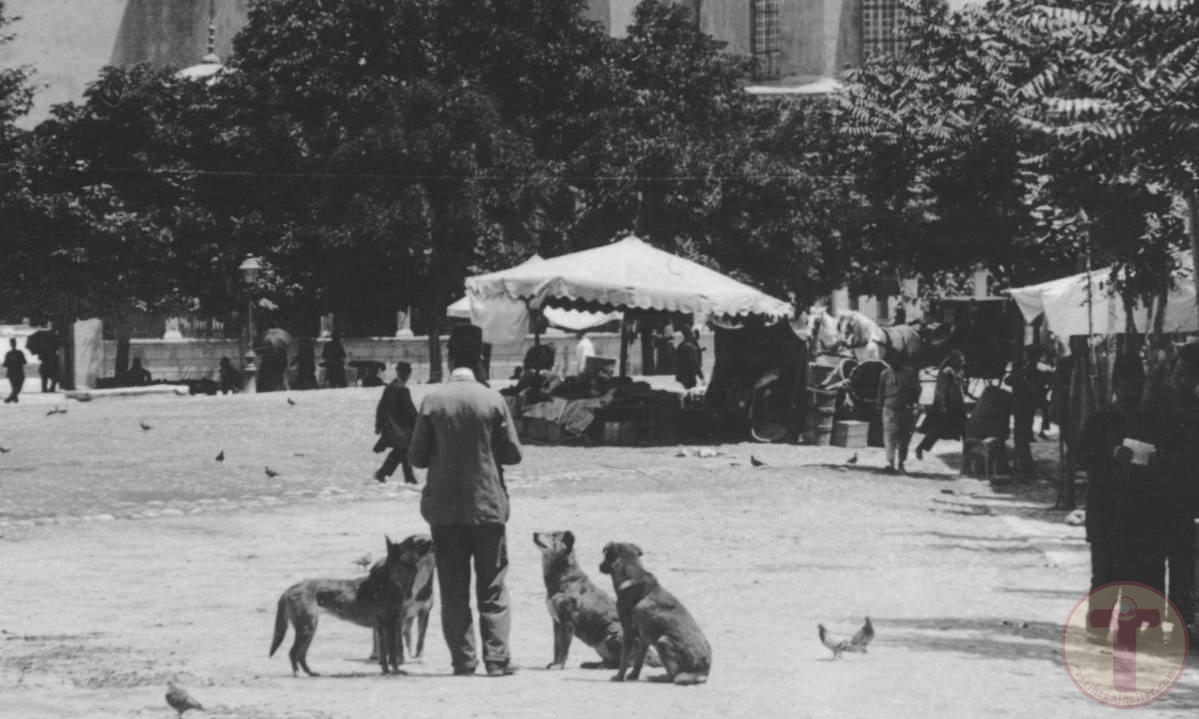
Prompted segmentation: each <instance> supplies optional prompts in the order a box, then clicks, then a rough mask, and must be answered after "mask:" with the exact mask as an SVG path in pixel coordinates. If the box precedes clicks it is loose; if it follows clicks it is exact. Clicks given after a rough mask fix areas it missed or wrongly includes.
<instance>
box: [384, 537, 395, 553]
mask: <svg viewBox="0 0 1199 719" xmlns="http://www.w3.org/2000/svg"><path fill="white" fill-rule="evenodd" d="M383 541H385V542H387V551H389V552H390V551H391V548H392V547H394V546H395V543H394V542H392V541H391V537H389V536H387V535H386V534H384V535H383Z"/></svg>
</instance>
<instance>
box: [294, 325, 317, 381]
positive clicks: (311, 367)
mask: <svg viewBox="0 0 1199 719" xmlns="http://www.w3.org/2000/svg"><path fill="white" fill-rule="evenodd" d="M291 364H292V366H293V367H295V368H296V386H295V389H316V386H317V385H316V345H315V344H314V343H313V341H312V338H311V337H303V338H301V339H300V344H299V349H298V350H297V351H296V359H295V361H293V362H292V363H291Z"/></svg>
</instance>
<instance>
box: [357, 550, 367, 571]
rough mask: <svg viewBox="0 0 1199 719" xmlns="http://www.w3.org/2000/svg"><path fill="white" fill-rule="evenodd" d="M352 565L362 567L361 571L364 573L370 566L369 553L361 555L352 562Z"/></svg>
mask: <svg viewBox="0 0 1199 719" xmlns="http://www.w3.org/2000/svg"><path fill="white" fill-rule="evenodd" d="M354 564H357V565H358V566H360V567H362V570H363V571H366V569H367V567H369V566H370V565H371V555H370V554H369V553H368V554H364V555H362V556H361V557H359V558H357V559H355V560H354Z"/></svg>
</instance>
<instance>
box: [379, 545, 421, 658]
mask: <svg viewBox="0 0 1199 719" xmlns="http://www.w3.org/2000/svg"><path fill="white" fill-rule="evenodd" d="M384 563H385V562H376V563H375V566H376V567H379V566H382V565H383V564H384ZM436 572H437V558H436V557H435V556H433V553H432V552H426V553H424V554H422V555H421V557H420V559H419V560H417V562H416V573H415V574H414V575H413V577H412V590H411V591H410V592H409V593H408V596H406V597H405V598H404V608H403V609H402V610H400V626H401V628H402V629H403V633H404V643H405V644H406V645H407V647H408V656H410V657H412V659H413V660H414V661H419V660H420V659H421V657H423V656H424V654H425V632H426V631H428V629H429V613H430V612H431V611H432V610H433V577H434V575H435V574H436ZM378 658H379V637H378V636H377V635H376V637H375V641H374V645H373V646H372V648H371V659H378ZM400 659H401V663H402V660H403V656H402V655H401V656H400Z"/></svg>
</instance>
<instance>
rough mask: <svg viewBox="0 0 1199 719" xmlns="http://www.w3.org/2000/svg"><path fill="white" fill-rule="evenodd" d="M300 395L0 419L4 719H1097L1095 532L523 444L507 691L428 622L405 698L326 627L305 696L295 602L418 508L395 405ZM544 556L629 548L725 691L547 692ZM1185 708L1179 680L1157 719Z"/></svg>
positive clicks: (350, 639) (630, 455)
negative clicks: (1090, 683)
mask: <svg viewBox="0 0 1199 719" xmlns="http://www.w3.org/2000/svg"><path fill="white" fill-rule="evenodd" d="M290 396H292V397H293V398H294V399H295V400H296V402H297V403H296V404H295V405H294V406H291V405H288V404H287V403H286V402H285V398H284V395H282V394H274V395H256V396H231V397H153V398H136V399H135V398H129V399H103V400H96V401H93V402H89V403H86V404H84V403H75V402H71V403H67V402H66V401H64V400H61V399H57V403H56V398H55V397H53V396H41V397H39V396H37V395H32V396H30V397H29V398H28V400H27V401H23V402H22V404H21V405H19V406H17V407H11V406H9V407H5V410H4V412H3V413H0V447H3V448H5V449H8V450H10V451H9V452H7V453H4V454H0V688H2V689H0V716H4V717H19V718H22V719H23V718H26V717H28V718H30V719H38V718H41V717H170V716H172V712H171V710H170V709H169V708H168V707H167V706H166V704H165V702H164V701H163V693H164V691H165V687H166V682H167V680H168V679H171V678H177V679H178V681H179V683H180V684H181V685H183V686H184V687H186V688H188V689H189V690H190V691H191V692H192V694H193V695H194V696H195V697H196V698H197V699H199V700H200V701H201V702H203V703H204V704H205V706H206V708H207V710H208V715H210V716H214V717H218V716H219V717H245V718H247V719H255V718H262V719H266V718H283V717H289V718H301V717H303V718H309V717H313V718H315V717H378V716H402V717H411V718H413V719H416V718H420V717H512V718H517V717H520V718H522V719H525V718H536V717H547V718H548V717H558V716H563V715H576V716H596V717H609V716H612V717H615V716H630V715H638V716H656V717H663V716H705V717H706V716H712V717H715V716H754V717H776V716H777V717H797V716H799V717H802V716H812V717H879V716H886V717H892V716H894V717H908V716H910V717H917V716H918V717H962V716H1010V715H1021V714H1026V713H1028V711H1029V710H1030V709H1032V710H1034V711H1036V713H1037V714H1038V715H1040V716H1053V717H1090V716H1096V715H1098V714H1099V713H1100V712H1104V711H1108V710H1105V709H1102V708H1100V707H1099V706H1097V705H1096V704H1094V703H1092V702H1091V700H1089V699H1087V698H1086V697H1084V696H1083V695H1082V694H1081V692H1080V691H1079V690H1078V689H1077V688H1076V687H1075V686H1074V685H1073V683H1072V682H1071V680H1070V679H1069V677H1068V676H1067V674H1066V672H1065V670H1064V669H1063V664H1062V659H1061V645H1060V639H1061V631H1062V623H1063V622H1064V621H1065V619H1066V616H1067V614H1068V613H1069V611H1070V610H1071V608H1072V607H1073V606H1074V605H1075V603H1076V602H1077V601H1078V600H1079V599H1081V598H1082V596H1083V594H1084V591H1085V588H1086V586H1087V583H1088V574H1089V567H1088V564H1087V552H1086V545H1085V543H1084V542H1083V540H1082V531H1081V528H1078V527H1070V526H1067V525H1066V524H1064V523H1063V522H1062V518H1063V517H1062V514H1061V513H1053V512H1048V511H1046V510H1045V509H1044V508H1043V505H1041V504H1038V503H1037V502H1034V501H1029V496H1030V494H1029V492H1027V491H1021V492H1012V491H1010V489H1005V488H1002V487H999V488H995V489H993V488H991V487H990V485H989V484H988V483H985V482H981V481H977V480H971V479H959V478H958V476H957V473H956V469H955V467H956V460H957V455H956V452H957V451H958V449H959V448H960V446H959V445H958V443H953V442H947V443H943V444H942V445H939V446H938V448H937V451H936V453H935V456H932V457H926V458H925V459H924V461H922V462H912V463H911V467H910V468H911V469H913V470H914V471H915V473H914V474H913V476H909V477H902V478H894V477H888V476H885V475H882V474H880V473H878V472H877V471H876V469H877V467H879V466H880V465H881V464H882V457H881V450H876V449H869V450H846V449H841V448H818V447H802V446H791V445H749V444H743V445H725V446H720V447H717V448H716V449H717V450H718V451H719V454H718V455H717V456H715V457H697V456H685V457H678V456H676V454H678V448H673V447H643V448H620V447H597V448H586V447H529V448H527V454H526V460H525V462H524V463H523V464H522V465H520V466H519V467H515V468H513V469H512V471H511V472H509V474H508V481H509V485H510V488H511V492H512V505H513V514H512V520H511V522H510V524H509V542H510V557H511V569H510V573H509V589H510V591H511V594H512V600H513V631H512V643H513V658H514V663H515V665H517V666H518V668H519V671H518V673H517V674H516V676H513V677H510V678H504V679H488V678H485V677H476V678H470V679H465V678H460V677H453V676H451V675H450V666H449V657H448V653H447V651H446V649H445V646H444V643H443V641H442V638H441V632H440V628H439V626H438V622H437V620H436V610H435V615H434V621H433V622H432V623H431V626H430V629H429V637H428V648H427V652H426V657H425V659H424V661H423V662H422V663H420V664H412V665H409V667H408V669H409V671H410V672H411V674H410V676H407V677H382V676H380V675H379V674H378V673H377V672H378V670H377V667H376V666H375V665H374V664H373V663H370V662H368V661H366V655H367V653H368V650H369V645H370V636H369V632H368V631H367V630H365V629H362V628H359V627H355V626H352V625H349V624H345V623H341V622H339V621H337V620H335V619H333V618H326V619H325V620H324V621H323V622H322V623H321V626H320V630H319V631H318V632H317V636H316V640H315V642H314V644H313V647H312V650H311V652H310V654H309V660H310V664H311V665H312V666H313V668H314V669H315V670H317V671H321V672H324V676H322V677H320V678H306V677H300V678H293V677H292V676H291V671H290V667H289V665H288V661H287V658H286V647H288V646H290V642H291V635H290V633H289V636H288V638H287V640H286V641H285V644H284V648H283V649H282V650H280V652H279V653H278V654H277V655H276V656H275V657H274V658H268V657H267V649H268V647H269V643H270V638H271V632H272V628H273V619H274V610H275V602H276V600H277V598H278V596H279V593H280V592H281V591H282V590H283V589H284V588H286V587H287V586H289V585H290V584H292V583H293V582H295V581H297V580H299V579H302V578H305V577H352V576H355V575H356V573H357V572H358V571H359V570H358V568H357V567H355V566H354V565H353V564H352V562H353V560H354V559H356V558H357V557H359V556H361V555H362V554H363V553H365V552H373V553H374V554H375V556H376V557H377V556H380V555H381V554H382V552H383V535H384V534H387V535H390V536H391V537H392V538H399V537H403V536H406V535H408V534H412V533H417V532H425V531H427V528H426V526H425V525H424V523H423V522H422V520H421V518H420V515H419V512H418V499H419V497H418V495H417V494H416V493H415V492H412V491H408V490H406V489H404V488H403V487H401V486H398V485H397V484H394V483H389V484H387V485H378V484H376V483H374V482H373V481H371V480H370V479H369V475H370V473H371V472H372V471H373V470H374V468H375V467H376V466H377V464H378V462H379V461H380V459H381V456H379V455H372V454H371V452H370V446H371V444H372V443H373V435H372V434H371V428H372V422H373V409H374V403H375V400H376V399H377V397H378V390H363V389H348V390H336V391H318V392H307V393H292V394H291V395H290ZM54 407H63V408H66V409H67V412H66V413H65V414H54V415H48V414H47V413H48V411H49V410H50V409H52V408H54ZM139 422H141V423H145V424H146V425H147V426H149V427H150V428H151V429H149V430H143V429H141V428H140V426H139ZM1042 448H1043V449H1046V448H1048V445H1047V444H1046V445H1043V446H1042ZM218 451H224V453H225V456H226V459H225V461H224V462H219V463H218V462H216V461H215V459H214V457H215V456H216V454H217V453H218ZM751 454H753V455H754V456H756V457H757V458H758V459H760V460H761V461H763V462H764V463H765V466H763V467H758V468H754V467H752V466H751V465H750V462H749V457H750V455H751ZM855 454H856V455H858V457H859V461H858V462H857V463H856V464H852V465H851V464H847V460H849V459H850V458H851V457H852V456H853V455H855ZM267 466H270V467H271V468H272V469H273V470H274V471H276V472H278V476H277V477H274V478H270V477H268V476H267V475H266V473H265V468H266V467H267ZM550 529H570V530H572V531H573V532H574V533H575V535H576V536H577V538H578V540H577V547H576V548H577V551H578V553H579V555H580V560H581V561H582V563H583V565H584V567H585V568H586V569H587V570H588V571H589V572H590V573H591V574H592V578H593V579H594V580H596V581H597V583H599V584H601V586H605V587H606V588H610V586H609V585H608V579H607V577H605V576H603V575H601V574H599V572H598V566H597V565H598V564H599V561H600V558H601V557H600V548H601V547H602V546H603V544H604V543H605V542H607V541H611V540H624V541H632V542H636V543H637V544H639V545H640V546H641V547H642V548H643V549H644V551H645V556H644V558H643V559H644V562H645V564H646V566H647V568H649V569H650V570H651V571H653V572H654V573H655V574H657V576H658V578H659V579H660V581H661V582H662V583H663V585H664V586H666V587H667V588H668V589H670V590H671V591H672V592H673V593H674V594H676V595H677V596H678V597H679V598H680V599H681V600H682V601H683V602H684V603H685V604H686V605H687V606H688V608H689V609H690V610H691V612H692V613H693V614H694V615H695V617H696V618H697V620H698V621H699V623H700V625H701V627H702V628H703V630H704V632H705V633H706V635H707V637H708V639H709V641H710V642H711V644H712V647H713V654H714V660H713V671H712V675H711V679H710V681H709V682H708V683H707V684H706V685H703V686H699V687H674V686H671V685H665V684H658V683H651V682H633V683H626V684H623V685H616V684H613V683H611V682H610V681H609V678H610V676H611V672H610V671H606V670H584V669H581V668H579V663H580V662H582V661H585V660H589V659H592V658H593V656H594V655H593V653H592V652H591V651H590V650H589V649H587V648H586V647H584V646H582V645H581V644H579V643H578V642H576V643H575V645H574V646H573V647H572V650H571V656H570V661H569V662H568V668H567V669H566V670H564V671H547V670H545V669H543V667H544V666H545V665H546V664H547V663H548V662H549V661H550V659H551V658H552V648H553V643H552V637H551V633H550V620H549V616H548V614H547V612H546V610H545V606H544V586H543V584H542V580H541V567H540V556H539V553H538V551H537V549H536V547H535V546H534V545H533V543H532V533H533V532H534V531H539V530H550ZM866 615H869V616H870V617H871V618H872V619H873V621H874V624H875V627H876V630H877V634H878V636H877V639H876V640H875V643H874V644H872V645H871V646H870V652H869V654H866V655H852V656H846V657H845V658H843V659H840V660H837V661H833V660H832V659H831V655H830V653H829V652H828V650H826V649H825V648H824V647H823V646H822V645H821V644H820V642H819V641H818V639H817V635H816V625H817V623H824V624H826V625H827V626H828V627H829V628H830V629H832V630H833V631H838V632H843V633H846V634H848V633H850V632H852V631H853V630H854V629H856V628H857V627H858V626H859V625H860V624H861V622H862V618H863V617H864V616H866ZM649 673H650V674H651V675H653V674H654V673H656V672H655V671H654V670H650V672H649ZM1196 708H1199V681H1197V680H1196V676H1195V672H1194V671H1193V670H1192V671H1191V672H1189V673H1184V675H1183V679H1182V681H1181V682H1180V683H1179V684H1178V685H1177V686H1176V687H1175V688H1174V690H1173V691H1172V692H1171V693H1170V694H1169V695H1167V696H1166V697H1165V698H1164V699H1163V700H1162V701H1159V702H1157V703H1156V704H1154V705H1152V706H1150V707H1148V708H1146V709H1141V710H1140V711H1141V713H1145V714H1149V715H1152V716H1155V717H1158V716H1160V717H1172V716H1179V717H1181V716H1193V714H1194V712H1195V710H1196ZM188 716H193V715H192V714H189V715H188Z"/></svg>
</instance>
